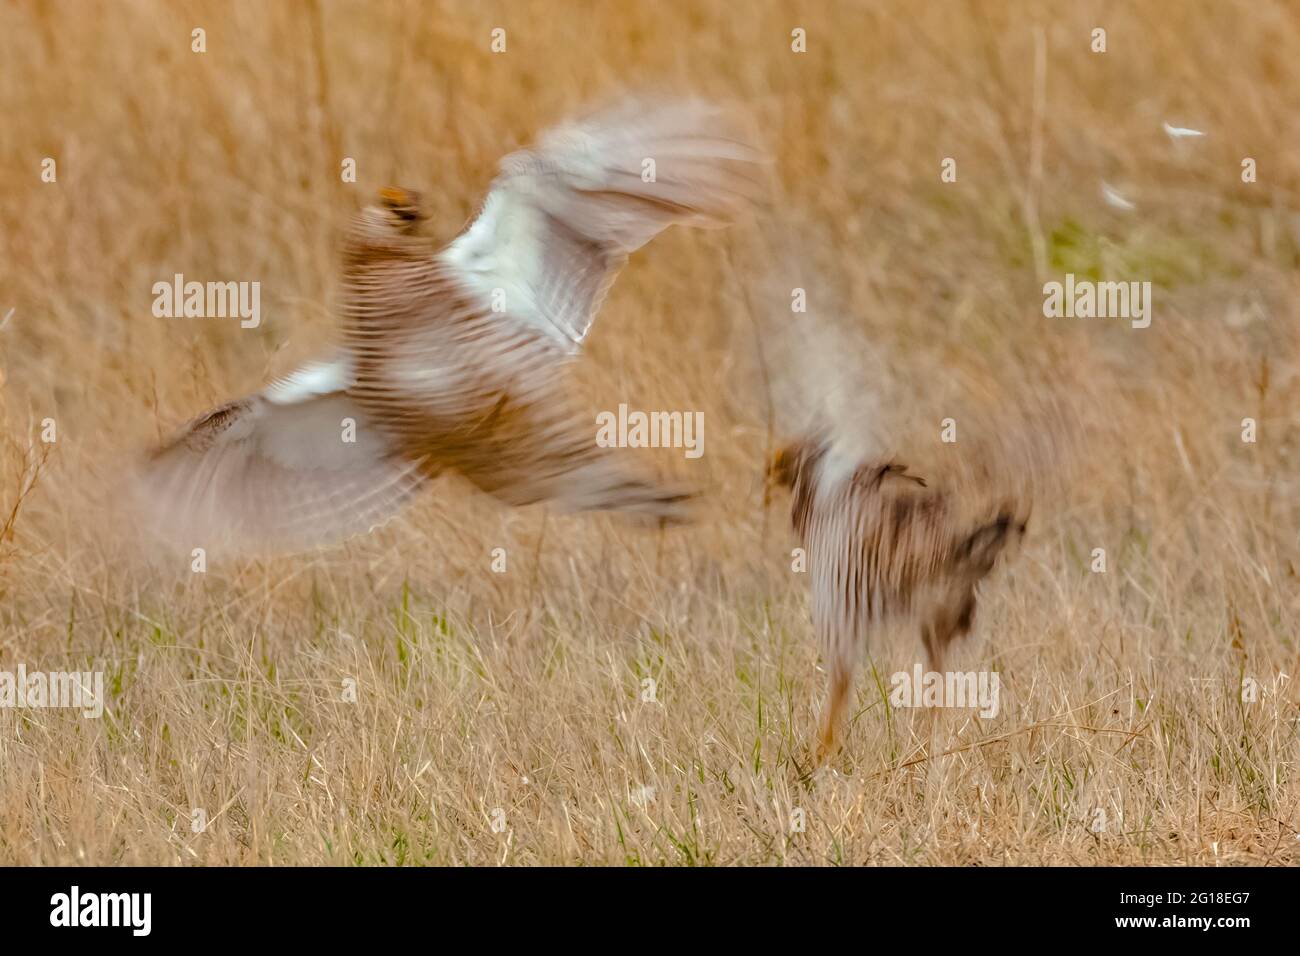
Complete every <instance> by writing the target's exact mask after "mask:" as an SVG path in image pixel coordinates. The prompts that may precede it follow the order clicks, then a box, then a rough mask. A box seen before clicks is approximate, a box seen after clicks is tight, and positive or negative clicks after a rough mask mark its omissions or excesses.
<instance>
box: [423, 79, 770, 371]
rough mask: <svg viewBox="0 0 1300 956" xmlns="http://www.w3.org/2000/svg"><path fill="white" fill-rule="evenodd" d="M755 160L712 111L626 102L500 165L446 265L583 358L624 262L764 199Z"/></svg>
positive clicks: (744, 140) (692, 104)
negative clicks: (678, 230) (682, 229)
mask: <svg viewBox="0 0 1300 956" xmlns="http://www.w3.org/2000/svg"><path fill="white" fill-rule="evenodd" d="M760 159H761V156H760V154H759V152H758V151H757V150H756V149H755V148H754V147H753V146H752V145H750V144H749V142H748V137H747V135H746V134H745V132H744V131H743V130H742V129H741V128H740V127H739V126H738V125H737V124H736V123H735V121H734V120H732V119H731V118H729V117H728V116H727V114H726V113H725V112H724V111H722V110H721V109H719V108H718V107H716V106H714V105H711V104H708V103H704V102H702V101H698V100H676V101H669V102H666V103H662V104H655V103H649V102H646V101H637V100H634V101H631V102H628V103H624V104H622V105H620V106H618V107H616V108H613V109H609V110H606V111H604V112H601V113H597V114H596V115H594V116H592V117H590V118H588V119H585V120H582V121H580V122H576V123H572V124H567V125H562V126H559V127H556V128H555V129H552V130H550V131H548V132H546V133H545V134H543V135H542V137H541V138H540V140H539V141H538V143H537V144H536V145H535V146H534V147H532V148H531V149H525V150H522V151H520V152H516V153H512V154H510V155H509V156H507V157H506V158H505V159H504V160H502V162H501V170H500V174H499V175H498V176H497V178H496V180H495V181H494V182H493V184H492V186H491V188H490V190H489V192H488V195H487V198H486V200H485V201H484V203H483V206H482V209H481V211H480V213H479V215H478V217H477V218H476V219H475V220H474V221H473V223H471V225H470V226H469V227H468V228H467V229H466V230H465V231H464V232H463V233H462V234H461V235H460V236H459V237H457V238H456V239H455V240H454V241H452V243H451V244H450V245H449V246H448V247H447V248H446V249H444V250H443V251H442V252H441V253H440V254H439V258H440V259H441V260H442V261H443V262H445V263H446V264H447V265H449V266H450V267H451V268H452V269H453V270H454V272H455V273H456V275H457V276H458V277H459V278H460V279H461V280H462V281H463V282H464V283H465V284H466V285H467V286H468V287H469V288H470V289H471V290H473V291H474V292H476V293H477V294H478V295H480V296H482V297H485V298H486V297H491V296H493V295H495V296H496V297H497V299H498V300H499V301H498V303H497V305H498V308H497V311H504V312H505V313H506V314H507V315H508V316H510V317H511V318H513V319H514V320H516V321H519V322H522V323H526V324H528V325H530V326H532V327H534V328H536V329H539V330H541V331H542V332H544V333H545V334H546V335H548V336H552V337H554V338H555V339H556V340H557V341H558V342H559V343H560V344H561V345H562V346H563V347H564V348H565V349H566V350H567V351H569V352H576V351H577V350H578V349H579V348H580V347H581V343H582V341H583V339H584V338H585V337H586V335H587V332H588V330H589V329H590V327H591V324H592V321H593V319H594V318H595V315H596V312H597V311H598V310H599V308H600V304H601V302H602V301H603V299H604V297H605V294H606V293H607V292H608V290H609V287H610V285H611V284H612V283H613V281H614V278H615V277H616V276H617V274H618V272H619V270H620V269H621V268H622V266H623V264H624V262H625V261H626V259H627V256H628V255H629V254H630V253H632V252H635V251H636V250H637V249H639V248H641V246H643V245H645V244H646V243H647V242H649V241H650V240H651V239H653V238H654V237H655V236H656V235H658V234H659V233H660V232H662V231H663V230H664V229H667V228H668V227H669V226H670V225H673V224H674V223H681V224H685V225H694V226H721V225H725V224H726V223H727V222H729V221H731V220H732V219H734V218H735V217H736V216H737V215H738V214H739V213H740V211H741V210H742V209H743V208H744V207H745V205H746V204H747V203H748V201H749V200H751V199H752V198H754V197H755V196H756V195H757V193H758V189H759V163H760Z"/></svg>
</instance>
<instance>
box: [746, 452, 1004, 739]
mask: <svg viewBox="0 0 1300 956" xmlns="http://www.w3.org/2000/svg"><path fill="white" fill-rule="evenodd" d="M768 476H769V480H771V481H772V482H774V483H775V484H776V485H778V486H781V487H785V488H789V489H790V491H791V517H792V519H793V523H794V528H795V531H796V533H797V534H798V535H799V537H800V539H801V540H802V542H803V545H804V548H805V551H806V555H807V561H808V573H809V574H810V576H811V579H812V584H811V586H812V615H813V628H814V630H815V631H816V632H817V637H818V641H819V642H820V644H821V651H822V657H823V660H824V661H825V662H826V664H827V666H828V667H829V668H830V690H829V693H828V695H827V698H826V702H825V704H824V706H823V709H822V715H821V720H820V729H819V732H818V737H817V744H816V750H815V757H816V760H817V763H819V764H820V763H823V762H824V761H825V760H826V759H827V758H829V757H830V756H832V755H833V753H834V752H835V749H836V735H837V731H838V727H839V724H840V720H841V716H842V714H843V710H844V705H845V704H846V702H847V701H848V697H849V693H850V691H851V690H852V688H853V680H854V676H855V670H856V668H857V663H858V654H859V651H860V649H861V647H862V645H863V644H864V643H865V640H866V636H867V633H868V632H869V631H870V629H871V628H873V627H878V626H880V625H882V624H885V623H888V622H891V621H896V620H909V619H910V620H916V621H918V622H919V623H920V626H921V638H922V641H923V643H924V645H925V649H926V653H927V655H928V657H929V662H930V669H931V670H934V671H938V670H941V669H942V666H943V655H944V651H945V650H946V648H947V647H948V645H949V644H951V643H952V642H953V641H954V640H956V639H957V638H959V637H961V636H962V635H964V634H966V633H967V632H968V631H969V630H970V628H971V625H972V624H973V623H974V618H975V602H976V593H975V592H976V586H977V585H978V584H979V583H980V581H982V580H983V579H984V577H985V576H986V575H987V574H988V573H989V572H990V571H991V570H992V569H993V565H994V562H995V561H996V560H997V558H998V556H999V555H1000V554H1001V553H1002V552H1003V550H1004V549H1005V548H1006V547H1007V545H1008V544H1010V543H1012V542H1018V541H1019V540H1020V539H1021V538H1022V537H1023V535H1024V533H1025V527H1026V522H1027V520H1028V509H1020V508H1016V507H1014V506H1010V505H1008V506H1006V507H1004V508H1002V509H1001V510H1000V511H999V512H998V513H997V514H996V516H994V517H993V518H991V519H990V520H987V521H984V522H981V523H978V524H976V525H975V527H973V528H970V527H959V526H958V522H957V521H956V519H955V518H954V516H953V509H952V507H951V502H950V501H949V499H948V497H947V496H946V495H944V494H942V493H940V492H938V491H935V490H933V489H930V488H929V487H928V486H927V485H926V482H925V480H924V479H923V478H920V477H918V476H916V475H913V474H909V473H908V471H907V466H905V465H901V464H897V463H895V462H877V463H857V462H853V461H852V460H845V459H844V458H843V457H842V456H840V455H839V454H838V452H837V451H836V449H835V448H834V447H833V445H832V443H831V442H830V441H829V440H827V439H825V438H823V437H813V438H807V439H803V440H800V441H796V442H793V443H792V444H790V445H787V446H786V447H785V448H783V449H781V450H780V451H778V452H777V453H776V455H775V456H774V457H773V460H772V462H771V463H770V465H769V468H768Z"/></svg>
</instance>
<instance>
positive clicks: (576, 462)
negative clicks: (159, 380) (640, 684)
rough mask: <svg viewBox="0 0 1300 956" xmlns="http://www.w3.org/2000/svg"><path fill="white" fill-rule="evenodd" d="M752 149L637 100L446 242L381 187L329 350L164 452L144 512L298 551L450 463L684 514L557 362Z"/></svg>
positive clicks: (728, 212)
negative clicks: (571, 386)
mask: <svg viewBox="0 0 1300 956" xmlns="http://www.w3.org/2000/svg"><path fill="white" fill-rule="evenodd" d="M651 160H652V161H653V162H649V161H651ZM759 163H760V154H759V153H758V151H757V150H756V149H755V147H754V146H753V145H751V143H750V140H749V138H748V137H747V136H746V135H745V133H744V131H743V129H742V128H741V127H740V126H738V125H737V124H736V123H735V122H734V121H733V120H732V119H731V118H730V117H729V116H728V115H727V114H726V113H725V112H724V111H722V110H721V109H719V108H717V107H715V106H712V105H710V104H707V103H704V102H700V101H694V100H678V101H671V102H666V103H660V104H655V103H647V102H644V101H632V102H628V103H624V104H622V105H620V106H617V107H615V108H613V109H610V110H607V111H605V112H603V113H597V114H596V115H594V116H592V117H590V118H589V119H586V120H584V121H581V122H577V123H573V124H569V125H564V126H560V127H558V128H555V129H553V130H550V131H548V132H547V133H545V134H543V135H542V137H541V138H540V141H539V142H538V143H537V144H536V145H535V146H533V147H532V148H530V149H525V150H522V151H519V152H516V153H512V154H511V155H509V156H507V157H506V158H505V159H504V160H502V162H501V166H500V172H499V174H498V176H497V177H496V179H495V180H494V181H493V183H492V186H491V188H490V190H489V192H488V195H487V197H486V199H485V201H484V203H483V205H482V207H481V209H480V211H479V214H478V216H477V218H475V219H474V220H473V221H472V222H471V223H470V224H469V225H468V227H467V228H466V229H465V230H464V231H462V232H461V234H460V235H459V236H457V237H456V238H455V239H454V240H453V241H452V242H451V243H450V244H448V245H447V246H446V247H444V248H442V249H441V250H435V249H434V248H432V246H431V245H430V244H429V243H428V242H427V240H425V239H423V238H421V237H420V236H419V235H418V234H417V232H416V226H417V224H418V221H419V220H420V219H421V218H422V214H421V212H420V208H419V200H418V196H416V194H414V193H412V192H410V191H407V190H402V189H388V190H384V191H383V192H382V193H381V196H380V203H379V204H378V205H376V206H372V207H369V208H366V209H365V210H364V211H363V212H361V213H360V214H359V215H358V216H357V217H356V219H355V220H354V221H353V223H352V225H351V228H350V229H349V232H348V234H347V237H346V240H345V243H344V251H343V280H342V306H341V312H342V320H343V331H342V338H341V343H340V347H339V349H338V350H337V352H336V354H334V355H333V356H332V357H330V358H329V359H327V360H325V361H322V362H319V363H315V364H311V365H308V366H306V367H304V368H301V369H299V370H298V371H296V372H294V373H293V374H291V375H289V376H288V377H286V378H284V379H282V380H279V381H277V382H274V383H273V384H271V385H270V386H268V387H267V388H265V389H264V390H262V391H261V392H258V393H256V394H254V395H250V396H248V397H245V398H242V399H239V400H236V401H232V402H229V403H227V404H225V405H222V406H221V407H219V408H216V409H214V410H212V411H209V412H207V413H206V414H204V415H202V416H200V417H198V418H197V419H195V420H193V421H191V422H190V423H189V424H188V425H186V426H185V427H184V428H183V429H182V430H181V431H180V433H179V434H178V435H176V436H175V437H174V438H172V439H171V440H170V441H168V442H167V443H165V444H164V445H163V446H162V447H161V448H159V449H157V450H156V451H154V452H153V453H152V454H151V455H150V456H149V458H148V460H147V462H146V463H145V465H144V467H143V468H142V470H141V475H140V490H141V492H142V497H141V501H142V504H143V506H144V511H145V515H146V516H147V517H148V518H149V519H151V521H152V523H153V524H154V525H155V526H156V527H158V528H159V529H161V530H163V531H164V532H165V533H166V535H167V536H168V537H170V538H172V539H174V540H178V541H181V542H184V543H187V544H189V543H193V544H209V543H216V542H224V543H227V544H229V545H230V546H232V547H237V548H239V549H243V550H253V549H256V550H294V549H300V548H306V547H313V546H317V545H321V544H325V543H329V542H331V541H334V540H338V539H340V538H343V537H347V536H349V535H352V534H357V533H362V532H365V531H368V530H370V529H371V528H373V527H375V526H376V525H378V524H381V523H382V522H384V521H385V520H387V519H388V518H389V517H391V516H392V515H393V514H394V513H396V512H397V511H398V510H399V509H400V508H401V507H402V506H403V505H404V504H405V503H407V502H408V501H410V500H411V498H412V497H414V496H415V495H416V494H418V493H419V492H420V491H421V489H422V488H423V487H424V486H425V485H426V484H427V483H428V482H429V481H430V480H431V479H432V478H434V477H435V476H436V475H438V474H440V473H441V472H442V471H445V470H452V471H455V472H457V473H459V474H460V475H462V476H463V477H464V478H466V479H468V480H469V481H470V482H471V483H472V484H474V485H475V486H477V487H478V488H479V489H481V490H483V491H485V492H487V493H489V494H491V495H493V496H495V497H496V498H497V499H499V500H500V501H502V502H504V503H506V504H510V505H526V504H530V503H534V502H543V501H545V502H552V503H554V504H555V505H556V506H557V507H559V508H561V509H563V510H569V511H585V510H612V511H621V512H632V513H640V514H643V515H646V516H649V517H652V518H657V519H661V520H667V521H674V520H680V519H682V518H683V516H684V510H683V509H684V506H685V504H686V501H687V499H688V498H689V497H690V496H689V494H688V493H687V492H685V491H684V490H682V489H678V488H673V487H668V486H664V485H661V484H659V483H657V482H655V481H653V480H651V479H649V478H648V477H642V476H640V475H638V474H637V473H636V472H635V471H633V470H631V469H629V468H628V466H627V465H626V463H625V461H624V460H623V459H622V458H621V457H620V456H619V453H618V452H617V450H615V449H609V448H601V447H598V446H597V445H596V442H595V433H594V430H593V429H592V428H590V427H585V426H584V419H583V418H582V417H581V416H579V415H578V414H577V412H576V410H575V408H574V402H573V399H572V397H571V395H570V393H569V390H568V387H567V385H566V377H565V375H564V371H565V368H566V366H567V365H568V364H569V363H570V362H571V360H572V359H573V358H574V357H575V356H577V355H578V354H579V353H580V351H581V349H582V344H583V341H584V339H585V337H586V335H587V333H588V331H589V330H590V328H591V325H592V322H593V320H594V319H595V316H596V313H597V312H598V310H599V309H600V306H601V302H602V301H603V300H604V298H605V295H606V293H607V292H608V291H609V288H610V286H611V284H612V283H613V281H614V279H615V278H616V276H617V275H618V273H619V271H620V269H621V268H622V266H623V265H624V263H625V262H626V261H627V257H628V255H629V254H630V253H632V252H634V251H636V250H637V249H639V248H640V247H641V246H643V245H645V244H646V243H647V242H649V241H650V240H651V239H653V238H654V237H655V236H656V235H657V234H659V233H660V232H662V231H663V230H664V229H667V228H668V227H669V226H671V225H673V224H682V225H690V226H721V225H724V224H726V223H728V222H731V221H733V220H734V219H735V218H736V217H737V216H738V215H739V214H740V213H741V212H742V210H743V209H744V208H745V207H746V205H747V204H748V203H749V202H750V201H751V200H752V199H754V198H755V197H756V196H757V194H758V185H759V182H760V177H759V175H758V173H759ZM647 170H651V171H652V172H651V174H647Z"/></svg>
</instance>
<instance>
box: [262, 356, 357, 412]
mask: <svg viewBox="0 0 1300 956" xmlns="http://www.w3.org/2000/svg"><path fill="white" fill-rule="evenodd" d="M354 381H355V379H354V377H353V374H352V358H351V357H350V356H348V355H346V354H345V355H340V356H339V357H338V358H336V359H333V360H331V361H329V362H311V363H308V364H307V365H304V366H303V367H302V368H299V369H296V370H294V371H292V372H290V373H289V374H288V375H286V376H284V378H280V379H277V380H276V381H274V382H272V383H271V384H270V385H268V386H267V387H266V389H265V390H264V391H263V392H262V396H263V397H264V398H265V399H266V400H267V401H268V402H273V403H275V404H276V405H292V404H295V403H296V402H304V401H306V400H307V399H309V398H315V397H316V396H318V395H329V394H330V393H331V392H342V391H345V390H347V389H348V388H350V387H351V386H352V385H353V383H354Z"/></svg>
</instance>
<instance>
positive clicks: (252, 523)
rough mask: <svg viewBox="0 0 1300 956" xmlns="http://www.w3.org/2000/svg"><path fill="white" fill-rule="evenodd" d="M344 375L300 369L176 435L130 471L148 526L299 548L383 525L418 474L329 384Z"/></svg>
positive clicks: (214, 545)
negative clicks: (134, 478)
mask: <svg viewBox="0 0 1300 956" xmlns="http://www.w3.org/2000/svg"><path fill="white" fill-rule="evenodd" d="M346 368H347V363H346V362H341V363H340V362H335V363H322V364H319V365H315V366H308V367H306V368H305V369H303V370H300V371H299V372H298V373H295V374H294V375H292V376H289V377H288V378H287V379H284V380H281V381H280V382H277V383H275V384H273V385H271V386H270V387H268V388H267V389H266V390H264V391H263V392H261V393H258V394H256V395H252V396H249V397H247V398H244V399H240V400H238V401H235V402H230V403H229V404H226V405H223V406H221V407H220V408H217V409H215V410H213V411H211V412H208V413H207V414H205V415H202V416H200V417H199V418H197V419H195V420H194V421H192V422H190V423H189V424H188V425H186V426H185V427H184V428H182V429H181V430H180V432H179V433H178V434H177V435H176V436H175V437H174V438H172V439H171V440H170V441H169V442H167V443H166V444H165V445H163V446H162V447H161V448H159V449H157V450H156V451H154V452H153V453H152V454H151V455H150V456H149V458H148V460H147V461H146V462H145V463H144V465H143V467H142V468H141V469H140V472H139V474H138V475H137V492H138V503H139V511H140V512H141V513H142V515H143V516H144V518H145V519H146V524H147V525H148V526H151V527H152V529H153V530H155V531H156V532H158V533H159V534H160V535H162V536H163V537H165V538H167V539H170V540H171V541H174V542H176V543H177V544H181V545H183V546H185V547H191V548H193V547H202V548H205V549H208V550H209V551H211V550H213V549H219V548H223V547H229V548H233V549H237V550H241V551H248V550H262V549H270V548H274V549H277V550H279V549H294V550H296V549H302V548H308V547H313V546H317V545H320V544H325V543H328V542H330V541H333V540H337V539H339V538H344V537H347V536H349V535H352V534H358V533H362V532H365V531H368V530H370V529H372V528H373V527H375V526H376V525H379V524H382V523H383V522H384V521H385V520H387V519H388V518H390V517H391V516H392V515H393V514H394V513H395V512H396V511H397V510H398V509H399V508H400V507H401V506H402V505H403V504H405V503H406V501H407V500H408V499H409V498H411V497H412V496H413V495H414V494H415V493H416V492H417V491H418V490H419V489H420V487H421V486H422V485H423V484H424V482H425V480H426V475H425V473H424V472H422V470H421V468H420V462H418V461H413V460H409V459H404V458H401V457H400V456H398V455H396V454H395V453H394V451H393V448H392V444H391V442H390V440H389V439H388V437H387V436H386V435H385V434H384V433H383V432H382V431H381V430H380V429H379V428H377V427H375V426H374V423H373V419H372V418H371V417H370V416H369V415H368V414H367V413H366V412H365V411H364V409H363V408H362V407H361V406H360V404H359V403H357V402H356V401H355V400H354V399H353V398H351V397H350V396H349V395H348V394H347V393H346V392H345V391H343V390H342V388H340V387H336V386H342V385H343V383H344V381H345V379H343V378H339V377H338V376H340V375H346Z"/></svg>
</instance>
